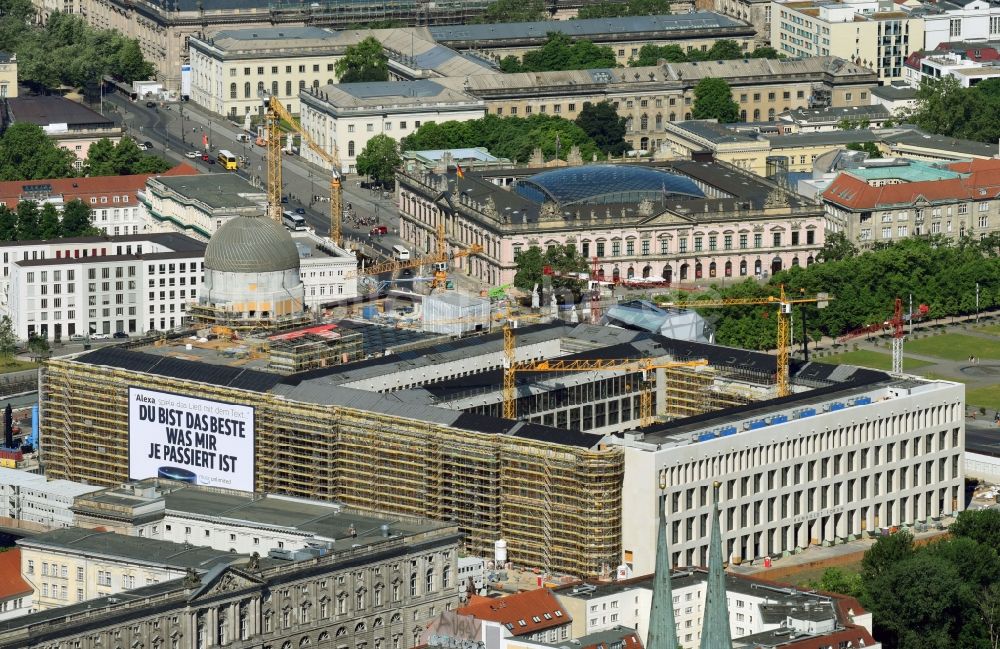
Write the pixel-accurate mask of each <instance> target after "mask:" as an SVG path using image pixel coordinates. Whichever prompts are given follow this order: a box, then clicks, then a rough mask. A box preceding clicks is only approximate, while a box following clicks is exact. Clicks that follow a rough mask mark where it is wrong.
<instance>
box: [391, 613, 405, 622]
mask: <svg viewBox="0 0 1000 649" xmlns="http://www.w3.org/2000/svg"><path fill="white" fill-rule="evenodd" d="M401 619H402V618H401V617H399V613H393V614H392V618H391V619H390V620H389V624H396V623H398V622H399V621H400V620H401Z"/></svg>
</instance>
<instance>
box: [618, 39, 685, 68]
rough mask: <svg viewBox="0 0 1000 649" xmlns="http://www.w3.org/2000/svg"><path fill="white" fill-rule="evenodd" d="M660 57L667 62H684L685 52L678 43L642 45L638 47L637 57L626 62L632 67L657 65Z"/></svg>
mask: <svg viewBox="0 0 1000 649" xmlns="http://www.w3.org/2000/svg"><path fill="white" fill-rule="evenodd" d="M660 59H663V60H664V61H666V62H667V63H686V62H687V60H688V55H687V52H685V51H684V50H683V49H682V48H681V46H680V45H672V44H671V45H651V44H647V45H643V46H642V47H641V48H639V56H638V58H635V59H632V60H630V61H629V62H628V64H629V65H630V66H632V67H634V68H637V67H647V66H650V65H658V64H659V62H660Z"/></svg>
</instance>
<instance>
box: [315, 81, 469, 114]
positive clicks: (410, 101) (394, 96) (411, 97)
mask: <svg viewBox="0 0 1000 649" xmlns="http://www.w3.org/2000/svg"><path fill="white" fill-rule="evenodd" d="M302 97H303V98H305V97H308V98H310V99H313V100H315V101H317V102H320V103H325V104H329V105H330V106H332V107H334V108H340V109H352V108H353V109H359V108H360V109H364V108H379V109H381V108H392V107H397V106H415V107H418V108H419V107H421V106H424V105H429V104H435V103H446V104H448V105H454V106H463V105H467V106H468V107H470V108H475V107H476V106H477V105H479V106H481V105H482V103H483V102H482V100H480V99H477V98H475V97H473V96H472V95H468V94H466V93H464V92H461V91H459V90H454V89H452V88H448V87H446V86H443V85H441V84H440V83H438V82H436V81H431V80H430V79H418V80H416V81H367V82H363V83H338V84H333V85H326V86H322V87H320V88H319V89H317V90H306V91H303V94H302Z"/></svg>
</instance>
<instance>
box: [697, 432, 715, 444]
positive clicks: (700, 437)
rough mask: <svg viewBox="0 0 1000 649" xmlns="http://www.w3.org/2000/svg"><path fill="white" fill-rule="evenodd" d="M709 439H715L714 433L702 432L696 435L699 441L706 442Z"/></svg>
mask: <svg viewBox="0 0 1000 649" xmlns="http://www.w3.org/2000/svg"><path fill="white" fill-rule="evenodd" d="M710 439H715V433H702V434H701V435H698V441H699V442H707V441H708V440H710Z"/></svg>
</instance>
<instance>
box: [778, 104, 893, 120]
mask: <svg viewBox="0 0 1000 649" xmlns="http://www.w3.org/2000/svg"><path fill="white" fill-rule="evenodd" d="M784 115H787V116H788V117H789V118H791V120H792V121H794V122H803V123H806V124H811V123H816V122H820V123H822V122H829V121H840V120H842V119H877V120H878V119H888V118H889V116H890V115H889V109H888V108H886V107H885V106H883V105H882V104H872V105H869V106H828V107H826V108H796V109H795V110H790V111H788V112H787V113H784Z"/></svg>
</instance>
